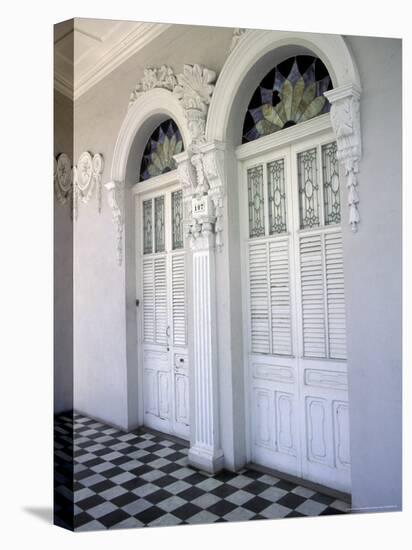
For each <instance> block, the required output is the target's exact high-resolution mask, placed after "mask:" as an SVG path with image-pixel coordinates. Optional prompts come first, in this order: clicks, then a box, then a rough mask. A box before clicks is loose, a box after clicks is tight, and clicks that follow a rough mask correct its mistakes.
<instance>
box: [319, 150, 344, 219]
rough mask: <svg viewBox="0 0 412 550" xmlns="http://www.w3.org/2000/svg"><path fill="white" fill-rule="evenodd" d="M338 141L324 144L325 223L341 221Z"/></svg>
mask: <svg viewBox="0 0 412 550" xmlns="http://www.w3.org/2000/svg"><path fill="white" fill-rule="evenodd" d="M336 151H337V146H336V142H335V141H334V142H333V143H328V144H327V145H323V146H322V168H323V196H324V203H325V225H331V224H334V223H340V189H339V163H338V158H337V156H336Z"/></svg>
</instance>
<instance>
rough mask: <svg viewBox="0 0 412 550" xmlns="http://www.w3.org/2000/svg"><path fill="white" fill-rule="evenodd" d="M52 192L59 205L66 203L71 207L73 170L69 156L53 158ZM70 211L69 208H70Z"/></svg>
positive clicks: (61, 155)
mask: <svg viewBox="0 0 412 550" xmlns="http://www.w3.org/2000/svg"><path fill="white" fill-rule="evenodd" d="M53 180H54V191H55V194H56V198H57V200H58V201H59V203H60V204H66V203H67V202H68V203H69V204H70V207H71V206H72V201H73V169H72V163H71V160H70V158H69V156H68V155H67V154H66V153H60V154H59V155H58V156H57V160H56V158H54V174H53ZM70 210H71V208H70Z"/></svg>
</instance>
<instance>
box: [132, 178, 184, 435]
mask: <svg viewBox="0 0 412 550" xmlns="http://www.w3.org/2000/svg"><path fill="white" fill-rule="evenodd" d="M181 189H182V185H181V182H180V180H179V177H178V172H177V170H172V171H170V172H167V173H165V174H161V175H160V176H155V177H153V178H150V179H148V180H145V181H141V182H138V183H136V184H135V185H134V186H133V188H132V195H133V200H134V209H135V217H134V220H135V227H134V231H135V236H136V238H135V258H136V264H135V265H136V273H135V280H136V296H135V300H137V299H139V301H140V303H139V306H137V305H136V332H137V334H136V341H137V380H138V389H137V394H138V407H139V425H141V426H144V425H145V419H144V345H145V344H144V337H143V308H142V307H141V303H142V296H143V275H142V268H143V253H142V250H143V246H142V245H143V232H142V204H143V200H147V199H151V198H153V197H155V196H157V195H159V194H161V192H162V191H163V192H165V193H172V192H173V191H177V190H181ZM168 221H170V219H167V220H165V222H166V223H167V222H168ZM167 238H168V237H166V228H165V242H167ZM183 239H184V241H183V242H184V247H183V249H181V250H182V251H184V253H185V266H187V243H186V237H185V236H183ZM169 252H170V251H169ZM169 275H170V273H169V270H168V272H167V278H168V279H169ZM185 278H186V279H187V269H186V267H185ZM186 288H187V285H186ZM169 302H170V296H168V312H169V314H170V303H169ZM186 337H187V355H188V357H190V351H189V339H188V335H186ZM171 348H173V343H172V344H171ZM173 356H174V352H173V353H171V355H170V358H169V359H170V368H171V370H170V373H171V390H170V392H171V395H172V396H173V397H172V418H171V421H170V427H171V435H175V436H177V437H181V438H182V439H185V437H184V436H183V435H182V434H180V433H175V432H174V429H173V425H174V420H173V419H174V417H175V406H176V403H175V399H174V384H175V380H174V370H173V369H174V365H173ZM189 373H190V359H189V372H188V383H189V391H188V399H189V414H190V375H189ZM187 440H189V436H188V437H187Z"/></svg>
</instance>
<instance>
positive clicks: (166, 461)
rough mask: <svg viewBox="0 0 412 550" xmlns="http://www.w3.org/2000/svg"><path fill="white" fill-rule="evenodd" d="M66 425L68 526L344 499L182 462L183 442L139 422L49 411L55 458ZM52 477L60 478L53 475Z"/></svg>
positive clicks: (302, 508)
mask: <svg viewBox="0 0 412 550" xmlns="http://www.w3.org/2000/svg"><path fill="white" fill-rule="evenodd" d="M72 429H74V457H75V463H74V485H73V487H72V488H73V492H71V490H70V488H69V487H68V486H67V483H66V482H65V481H64V478H63V477H62V476H60V478H59V476H57V483H56V485H55V490H56V494H59V495H60V496H61V497H62V498H65V499H67V501H69V500H70V498H71V497H74V529H75V530H76V531H86V530H87V531H88V530H98V529H110V528H120V527H143V526H160V525H181V524H196V523H217V522H225V521H243V520H253V519H264V518H272V519H274V518H284V517H299V516H319V515H329V514H342V513H345V512H346V511H348V509H349V505H348V504H346V503H344V502H342V501H340V500H335V499H334V498H332V497H330V496H327V495H324V494H321V493H316V492H315V491H312V490H309V489H306V488H304V487H300V486H298V485H294V484H292V483H289V482H286V481H284V480H281V479H279V478H276V477H273V476H269V475H264V474H262V473H259V472H256V471H254V470H249V469H244V470H242V471H241V472H238V473H232V472H228V471H223V472H221V473H219V474H216V475H209V474H206V473H204V472H199V471H197V470H195V469H193V468H190V467H189V466H188V460H187V452H188V449H187V448H186V447H184V446H183V445H181V444H178V443H175V442H173V441H170V440H168V439H167V438H166V436H164V437H163V436H159V435H154V434H153V433H150V432H149V431H146V430H144V429H138V430H136V431H134V432H132V433H124V432H121V431H119V430H116V429H114V428H110V427H108V426H106V425H104V424H102V423H100V422H96V421H95V420H91V419H90V418H87V417H85V416H82V415H79V414H77V413H75V414H74V416H73V417H71V416H60V417H57V418H56V424H55V458H56V464H57V472H58V471H59V457H60V458H61V460H62V461H63V460H64V457H67V454H70V452H68V450H67V447H68V446H70V441H71V435H70V434H71V431H72ZM59 479H61V480H62V481H61V482H59Z"/></svg>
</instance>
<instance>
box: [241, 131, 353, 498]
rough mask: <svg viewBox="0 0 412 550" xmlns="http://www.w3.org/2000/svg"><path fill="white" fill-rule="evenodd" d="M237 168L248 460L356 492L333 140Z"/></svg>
mask: <svg viewBox="0 0 412 550" xmlns="http://www.w3.org/2000/svg"><path fill="white" fill-rule="evenodd" d="M249 149H251V148H250V147H249ZM240 170H241V174H240V175H241V182H242V190H241V201H240V202H241V204H240V208H241V220H243V221H244V223H241V226H242V227H243V228H244V234H243V240H244V247H243V262H244V263H243V265H244V269H243V278H244V310H245V313H246V315H245V317H246V319H247V323H246V325H245V340H246V342H247V349H246V350H245V351H246V355H247V361H246V368H247V384H246V385H247V394H248V395H247V397H248V403H249V408H250V415H249V417H250V422H249V440H250V460H251V461H252V462H255V463H257V464H261V465H265V466H267V467H270V468H274V469H277V470H279V471H282V472H286V473H289V474H292V475H295V476H298V477H301V478H305V479H308V480H311V481H314V482H317V483H321V484H324V485H326V486H329V487H332V488H335V489H338V490H342V491H347V492H349V491H350V454H349V416H348V394H347V372H346V361H345V359H346V325H345V302H344V280H343V254H342V236H341V227H340V191H339V167H338V161H337V159H336V144H335V142H334V137H333V135H332V134H331V133H328V132H326V133H323V134H322V135H317V136H316V137H314V138H306V139H304V140H303V139H300V140H299V141H297V142H295V143H294V144H293V145H288V146H280V147H276V148H271V149H269V150H267V151H266V152H264V153H259V154H257V155H254V156H253V157H252V158H249V159H247V160H244V161H243V162H242V163H241V169H240ZM248 218H249V219H248Z"/></svg>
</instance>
